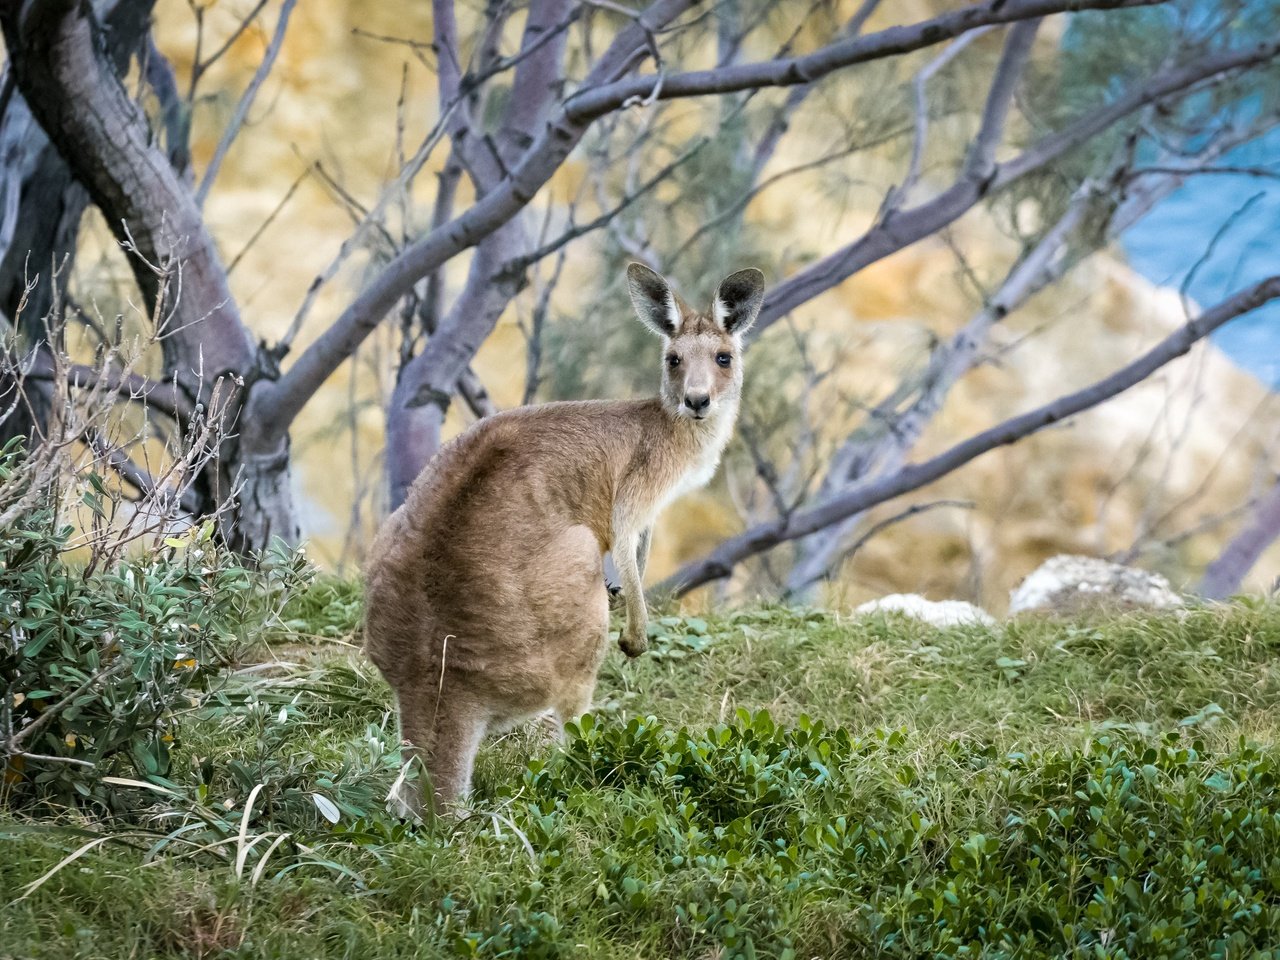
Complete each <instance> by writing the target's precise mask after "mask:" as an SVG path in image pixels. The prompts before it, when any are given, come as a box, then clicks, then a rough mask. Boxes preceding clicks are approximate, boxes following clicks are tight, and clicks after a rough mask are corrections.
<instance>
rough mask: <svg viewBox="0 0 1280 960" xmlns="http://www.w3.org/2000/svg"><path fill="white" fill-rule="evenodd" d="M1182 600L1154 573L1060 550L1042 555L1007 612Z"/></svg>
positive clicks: (1153, 606) (1161, 605) (1167, 604)
mask: <svg viewBox="0 0 1280 960" xmlns="http://www.w3.org/2000/svg"><path fill="white" fill-rule="evenodd" d="M1182 605H1183V603H1182V598H1181V597H1179V596H1178V595H1177V594H1176V593H1174V592H1173V589H1172V588H1171V587H1170V586H1169V581H1168V580H1166V579H1165V578H1164V577H1162V576H1160V575H1159V574H1158V573H1150V572H1148V571H1146V570H1139V569H1137V568H1135V567H1126V566H1124V565H1123V564H1119V563H1111V562H1110V561H1108V560H1102V559H1099V558H1098V557H1081V556H1073V555H1071V554H1061V555H1059V556H1056V557H1053V558H1052V559H1050V560H1046V561H1045V562H1044V563H1043V564H1041V565H1040V566H1039V567H1038V568H1037V569H1036V570H1035V571H1034V572H1032V573H1031V575H1030V576H1028V577H1027V578H1026V579H1025V580H1023V581H1022V582H1021V583H1020V584H1018V586H1017V587H1015V588H1014V590H1013V592H1012V593H1011V594H1010V596H1009V613H1010V614H1015V613H1022V612H1024V611H1027V610H1038V611H1047V612H1051V613H1073V612H1078V611H1080V610H1084V609H1095V608H1098V607H1104V608H1113V609H1114V608H1121V609H1148V610H1169V609H1173V608H1175V607H1181V606H1182Z"/></svg>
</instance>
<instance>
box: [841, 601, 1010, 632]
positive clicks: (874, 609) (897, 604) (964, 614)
mask: <svg viewBox="0 0 1280 960" xmlns="http://www.w3.org/2000/svg"><path fill="white" fill-rule="evenodd" d="M854 612H855V613H857V614H867V613H882V612H883V613H888V612H892V613H901V614H903V615H904V616H908V617H911V618H912V619H915V620H919V621H921V622H922V623H928V624H931V625H932V626H935V627H958V626H963V625H965V624H971V623H976V624H980V625H981V626H984V627H993V626H995V623H996V620H995V617H993V616H991V614H989V613H987V611H985V610H983V609H982V608H981V607H975V606H974V605H973V604H972V603H967V602H965V601H964V600H926V599H925V598H924V597H922V596H920V595H919V594H917V593H891V594H889V595H888V596H887V597H881V598H880V599H878V600H869V601H868V602H866V603H864V604H863V605H862V606H860V607H858V609H857V610H855V611H854Z"/></svg>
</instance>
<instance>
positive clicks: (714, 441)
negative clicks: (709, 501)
mask: <svg viewBox="0 0 1280 960" xmlns="http://www.w3.org/2000/svg"><path fill="white" fill-rule="evenodd" d="M733 421H734V417H732V416H722V417H718V418H717V419H716V422H715V423H714V424H710V425H709V426H710V430H709V431H708V433H709V436H707V437H706V438H705V440H704V442H703V444H702V445H701V446H700V448H699V450H698V452H697V455H696V456H695V457H694V459H693V461H692V462H691V463H690V464H689V465H688V466H687V467H686V468H685V471H684V473H682V474H681V475H680V478H679V479H678V480H677V481H676V482H675V483H674V484H673V485H672V486H671V488H670V489H669V490H668V491H667V493H666V495H665V496H663V497H662V499H661V501H660V502H659V503H658V504H657V506H656V509H655V510H654V513H655V515H656V514H658V513H661V512H662V510H663V509H664V508H665V507H666V506H667V505H668V504H670V503H671V502H672V501H673V500H676V499H678V498H680V497H683V496H684V495H685V494H686V493H692V492H693V491H695V490H700V489H701V488H703V487H705V486H706V485H707V484H708V483H710V482H711V478H712V477H714V476H715V475H716V468H717V467H718V466H720V455H721V454H722V453H724V448H725V447H726V446H727V445H728V443H729V437H730V436H731V435H732V434H733Z"/></svg>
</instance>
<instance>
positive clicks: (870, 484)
mask: <svg viewBox="0 0 1280 960" xmlns="http://www.w3.org/2000/svg"><path fill="white" fill-rule="evenodd" d="M1277 297H1280V276H1273V277H1269V278H1267V279H1266V280H1263V281H1261V282H1260V283H1257V284H1254V285H1253V286H1251V287H1249V288H1247V289H1245V290H1243V291H1241V292H1240V293H1237V294H1236V295H1235V296H1233V297H1231V298H1229V299H1227V300H1224V301H1223V302H1222V303H1219V304H1218V305H1217V306H1215V307H1213V308H1211V309H1209V310H1206V311H1204V312H1203V313H1201V314H1200V316H1199V317H1197V318H1196V319H1194V320H1191V321H1189V322H1188V323H1186V324H1185V325H1183V326H1182V327H1180V328H1179V329H1178V330H1177V331H1175V332H1174V333H1172V334H1170V335H1169V336H1168V337H1166V338H1165V339H1164V340H1162V341H1160V342H1159V343H1158V344H1156V346H1154V347H1153V348H1151V349H1150V350H1148V351H1147V352H1146V353H1144V354H1143V355H1142V356H1140V357H1138V358H1137V359H1136V360H1134V361H1133V362H1132V363H1129V364H1127V365H1126V366H1124V367H1121V368H1120V369H1119V370H1116V371H1115V372H1114V373H1112V374H1110V375H1109V376H1107V377H1104V378H1103V379H1101V380H1098V381H1096V382H1095V383H1093V384H1090V385H1089V386H1088V387H1085V388H1084V389H1082V390H1078V391H1076V392H1075V393H1071V394H1067V395H1065V396H1062V397H1059V398H1058V399H1056V400H1053V401H1051V402H1050V403H1047V404H1045V405H1044V406H1041V407H1037V408H1036V409H1035V410H1031V411H1028V412H1027V413H1023V414H1019V415H1018V416H1015V417H1010V418H1009V419H1008V420H1005V421H1004V422H1003V423H1000V424H997V425H996V426H994V427H991V428H990V429H988V430H984V431H983V432H982V433H979V434H976V435H974V436H972V437H969V438H968V439H967V440H963V441H961V442H960V443H958V444H956V445H955V446H953V447H951V448H950V449H948V450H946V451H945V452H943V453H941V454H939V455H938V456H936V457H933V458H932V459H930V460H926V461H924V462H923V463H918V464H912V465H909V466H906V467H904V468H903V469H901V470H899V471H897V472H896V473H893V474H890V475H888V476H885V477H879V478H877V479H874V480H870V481H867V482H865V483H860V484H858V485H856V486H854V487H852V488H850V489H849V490H847V491H844V492H843V493H840V494H837V495H835V496H833V497H830V498H828V499H826V500H824V501H823V502H821V503H819V504H817V505H816V506H813V507H811V508H809V509H807V510H803V511H798V512H796V513H793V514H791V515H790V516H788V517H784V518H781V519H779V520H776V521H773V522H771V523H766V524H761V525H759V526H757V527H754V528H752V529H751V530H748V531H746V532H745V533H742V534H739V535H738V536H736V537H733V538H732V539H730V540H727V541H725V542H724V543H722V544H721V545H720V546H719V547H717V548H716V549H715V550H714V551H712V552H711V553H710V554H708V555H707V556H706V557H704V558H702V559H700V560H697V561H694V562H693V563H690V564H687V565H686V566H684V567H683V568H682V569H681V570H679V571H678V572H677V573H676V574H674V575H673V576H672V577H670V578H669V579H668V580H667V581H666V582H665V583H664V584H662V588H665V589H668V590H670V591H673V592H676V593H686V592H688V591H689V590H692V589H693V588H695V587H698V586H701V585H702V584H704V583H709V582H711V581H712V580H718V579H722V578H724V577H727V576H729V575H730V574H731V573H732V572H733V569H734V567H736V566H737V565H738V564H739V563H741V562H742V561H743V560H745V559H747V558H748V557H751V556H754V555H756V554H758V553H763V552H764V551H766V550H769V549H771V548H773V547H775V546H777V545H778V544H780V543H785V542H786V541H789V540H795V539H797V538H799V537H803V536H807V535H808V534H811V533H814V532H815V531H818V530H821V529H823V528H824V527H827V526H830V525H831V524H833V523H838V522H840V521H841V520H843V519H844V518H845V517H848V516H851V515H852V514H855V513H860V512H862V511H864V510H866V509H868V508H869V507H873V506H875V505H876V504H879V503H883V502H884V501H886V500H890V499H892V498H894V497H897V496H901V495H902V494H904V493H908V492H910V491H912V490H916V489H919V488H920V487H922V486H924V485H925V484H928V483H931V482H933V481H934V480H937V479H938V478H939V477H943V476H945V475H947V474H948V473H951V472H952V471H953V470H956V469H957V468H959V467H961V466H963V465H964V464H966V463H968V462H969V461H971V460H973V459H975V458H976V457H979V456H981V455H982V454H984V453H987V452H989V451H991V450H994V449H996V448H998V447H1001V446H1007V445H1008V444H1011V443H1016V442H1017V441H1019V440H1021V439H1022V438H1023V437H1027V436H1030V435H1031V434H1033V433H1038V432H1039V431H1041V430H1043V429H1045V428H1046V427H1049V426H1052V425H1054V424H1056V423H1060V422H1061V421H1063V420H1065V419H1066V418H1068V417H1071V416H1074V415H1075V414H1078V413H1081V412H1083V411H1085V410H1088V409H1091V408H1092V407H1096V406H1097V405H1098V404H1100V403H1103V402H1104V401H1106V400H1109V399H1111V398H1112V397H1114V396H1116V395H1117V394H1119V393H1122V392H1124V391H1125V390H1127V389H1129V388H1130V387H1132V386H1133V385H1134V384H1137V383H1140V382H1142V381H1143V380H1145V379H1146V378H1147V377H1149V376H1151V374H1152V373H1154V372H1155V371H1156V370H1158V369H1160V368H1161V367H1163V366H1164V365H1165V364H1167V363H1169V362H1170V361H1172V360H1175V359H1177V358H1178V357H1180V356H1182V355H1184V354H1185V353H1187V351H1188V350H1190V349H1191V347H1192V346H1194V345H1195V344H1196V343H1197V342H1199V341H1200V340H1202V339H1204V338H1205V337H1206V336H1208V335H1209V334H1210V333H1212V332H1213V331H1214V330H1216V329H1218V328H1219V327H1221V326H1222V325H1223V324H1225V323H1227V322H1228V321H1230V320H1233V319H1235V318H1236V317H1238V316H1240V315H1241V314H1244V313H1248V312H1249V311H1250V310H1254V309H1256V308H1258V307H1260V306H1261V305H1262V304H1264V303H1267V302H1269V301H1271V300H1274V299H1276V298H1277Z"/></svg>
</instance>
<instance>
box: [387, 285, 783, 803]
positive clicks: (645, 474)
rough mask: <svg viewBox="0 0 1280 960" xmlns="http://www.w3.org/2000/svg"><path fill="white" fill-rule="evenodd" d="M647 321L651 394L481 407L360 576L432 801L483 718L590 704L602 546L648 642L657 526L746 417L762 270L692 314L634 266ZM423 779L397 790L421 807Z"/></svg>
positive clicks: (450, 790) (449, 789) (406, 737)
mask: <svg viewBox="0 0 1280 960" xmlns="http://www.w3.org/2000/svg"><path fill="white" fill-rule="evenodd" d="M627 286H628V291H629V293H630V296H631V302H632V305H633V306H634V307H635V311H636V315H637V316H638V317H639V319H640V321H641V322H642V323H643V324H644V325H645V326H646V327H648V328H649V329H650V330H651V331H653V332H654V333H656V334H658V336H660V337H661V338H662V347H663V353H662V389H661V393H660V395H659V396H658V397H655V398H652V399H647V400H589V401H572V402H559V403H547V404H542V405H539V406H533V407H521V408H518V409H515V410H509V411H506V412H503V413H499V414H496V415H495V416H492V417H489V418H487V419H484V420H481V421H480V422H479V423H477V424H475V425H474V426H472V427H471V428H470V429H469V430H467V431H466V432H464V433H463V434H462V435H461V436H459V437H457V438H456V439H454V440H453V441H451V442H450V443H448V444H446V445H444V446H443V447H442V448H441V449H440V451H439V452H438V453H437V454H436V456H435V457H434V458H433V459H432V460H431V462H430V463H428V464H427V466H426V467H425V468H424V469H423V471H422V473H421V474H420V475H419V476H418V478H417V479H416V480H415V481H414V483H413V486H412V487H411V488H410V490H409V493H408V496H407V497H406V499H405V502H404V505H403V506H401V507H400V508H399V509H398V510H396V511H395V512H394V513H393V514H392V515H391V516H390V517H389V518H388V519H387V521H386V523H385V524H384V525H383V527H382V529H381V530H380V531H379V533H378V536H377V539H376V540H375V542H374V546H373V551H372V554H371V557H372V559H371V561H370V564H369V566H368V569H367V571H366V609H367V613H366V617H365V650H366V651H367V653H368V655H369V657H370V659H371V660H372V661H373V662H374V664H376V665H377V667H378V669H379V670H380V671H381V672H382V675H383V676H384V677H385V678H386V680H387V683H388V684H390V686H391V689H392V690H393V691H394V693H395V697H396V704H397V708H398V712H399V719H400V736H401V744H402V747H403V751H404V759H405V763H406V769H408V765H409V764H410V763H412V762H418V763H420V764H421V765H422V766H423V767H425V771H426V774H427V777H428V779H429V781H430V783H431V786H432V790H433V792H434V797H433V798H432V799H433V801H434V802H433V804H432V806H433V807H434V808H435V809H437V810H439V809H444V808H449V807H452V806H455V805H456V804H459V803H460V802H461V801H463V800H464V799H465V798H466V796H467V794H468V792H469V790H470V786H471V771H472V766H473V765H474V762H475V756H476V751H477V749H478V748H479V746H480V742H481V740H482V739H483V738H484V736H485V733H486V731H488V730H490V729H494V728H501V727H504V726H509V725H511V724H513V723H515V722H518V721H520V720H522V719H525V718H528V717H531V716H534V715H536V714H539V713H543V712H545V711H547V710H550V711H552V712H553V713H554V717H555V720H556V721H557V722H558V723H559V725H560V729H561V730H563V724H564V723H565V721H567V720H571V719H574V718H576V717H578V716H579V715H581V714H582V713H584V712H585V711H586V710H587V709H588V708H589V707H590V705H591V697H592V693H593V691H594V689H595V683H596V674H597V672H598V671H599V668H600V663H601V661H602V660H603V659H604V655H605V652H606V647H607V646H608V629H609V598H608V591H607V587H606V583H605V577H604V565H603V559H604V554H605V552H606V551H608V552H610V553H611V554H612V555H613V558H614V562H615V564H616V566H617V569H618V574H619V577H620V579H621V585H622V594H623V601H624V604H625V609H626V624H625V626H624V628H623V629H622V632H621V635H620V637H619V641H618V645H619V646H620V647H621V648H622V651H623V653H625V654H626V655H627V656H628V657H636V656H639V655H640V654H641V653H643V652H644V651H645V649H646V647H647V626H648V611H647V610H646V608H645V598H644V590H643V586H642V580H643V577H644V570H645V563H646V560H647V559H648V555H649V543H650V531H651V529H652V527H653V523H654V520H655V518H656V517H657V516H658V514H659V512H660V511H661V510H662V509H663V508H664V507H665V506H666V505H667V504H668V503H670V502H671V501H672V500H673V499H675V498H676V497H678V496H680V495H681V494H683V493H687V492H688V491H690V490H694V489H697V488H699V487H701V486H703V485H704V484H706V483H707V482H708V481H709V480H710V479H711V477H712V475H713V474H714V473H715V470H716V467H717V465H718V464H719V462H720V455H721V453H722V452H723V450H724V448H725V445H726V444H727V443H728V442H729V437H730V434H731V433H732V431H733V424H734V421H735V419H736V418H737V415H738V405H739V397H740V394H741V390H742V363H741V353H742V346H743V343H742V338H743V334H744V333H745V332H746V331H747V329H748V328H749V327H750V326H751V324H752V323H754V322H755V319H756V316H757V315H758V314H759V312H760V306H761V304H762V303H763V301H764V274H763V273H761V272H760V271H759V270H755V269H748V270H740V271H739V272H737V273H734V274H732V275H731V276H729V277H728V278H726V279H725V280H723V281H722V282H721V283H720V285H719V287H717V289H716V293H715V298H714V300H713V302H712V306H711V310H710V312H708V313H699V312H695V311H693V310H690V309H689V307H688V306H686V305H685V303H684V302H683V301H682V300H681V299H680V298H679V297H677V296H676V295H675V293H674V292H673V291H672V290H671V288H670V286H668V284H667V282H666V281H665V280H664V279H663V278H662V277H660V276H659V275H658V274H656V273H654V272H653V271H652V270H650V269H648V268H647V267H644V266H641V265H640V264H638V263H633V264H631V265H630V266H628V267H627ZM420 782H421V777H419V778H417V780H416V781H412V780H410V781H407V780H406V778H405V777H403V776H402V777H401V778H400V780H399V781H397V784H396V787H395V788H394V789H393V791H392V794H393V795H392V796H391V797H390V798H388V799H389V801H390V802H391V803H392V804H393V805H394V806H395V807H396V808H397V809H398V810H399V812H400V813H401V814H402V815H404V816H419V815H420V814H421V811H422V808H423V798H422V792H421V786H420Z"/></svg>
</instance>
